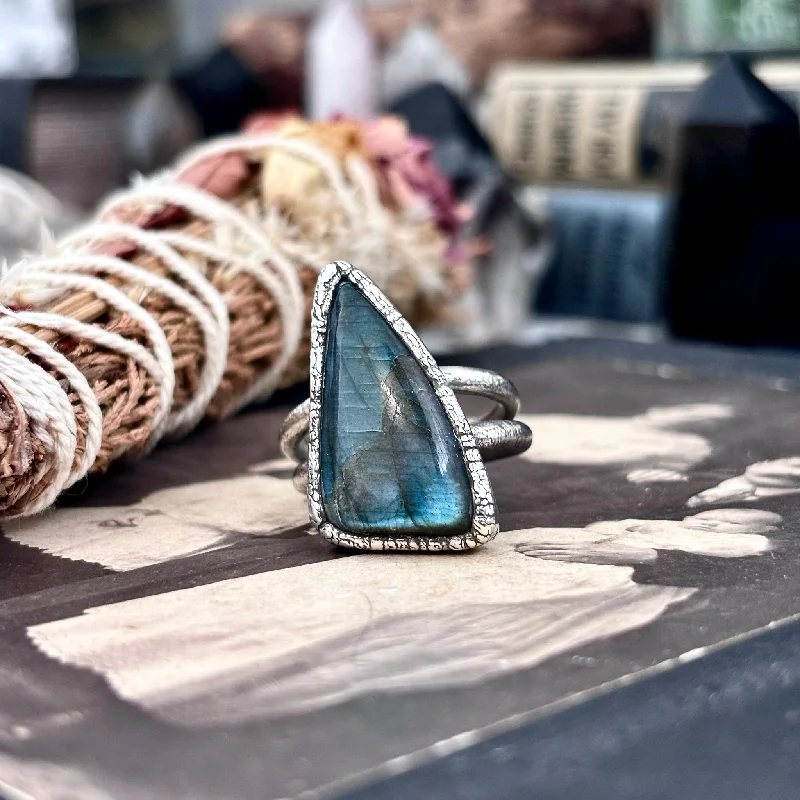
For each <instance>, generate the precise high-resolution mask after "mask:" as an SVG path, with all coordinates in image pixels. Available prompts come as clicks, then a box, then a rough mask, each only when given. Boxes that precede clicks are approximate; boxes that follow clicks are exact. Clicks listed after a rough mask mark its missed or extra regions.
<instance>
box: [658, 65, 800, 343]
mask: <svg viewBox="0 0 800 800" xmlns="http://www.w3.org/2000/svg"><path fill="white" fill-rule="evenodd" d="M677 178H678V203H677V209H676V218H675V227H674V240H673V248H672V252H671V258H670V269H669V287H668V298H667V316H668V319H669V323H670V327H671V329H672V332H673V333H674V334H676V335H677V336H682V337H687V338H695V339H709V340H716V341H724V342H731V343H737V344H797V343H800V321H799V320H800V315H798V313H797V309H798V303H800V291H798V290H800V213H799V212H800V202H799V201H800V191H798V187H800V129H799V128H798V118H797V114H796V113H795V111H794V109H793V108H792V107H791V106H790V105H789V104H788V103H787V102H786V101H784V100H783V99H782V98H781V97H780V96H778V95H777V94H776V93H775V92H773V91H772V90H771V89H769V88H768V87H767V86H765V85H764V84H763V83H762V82H761V81H760V80H759V79H758V78H757V77H756V76H755V75H754V74H753V73H752V71H751V70H750V67H749V65H748V63H747V61H746V60H745V59H744V58H743V57H740V56H733V55H726V56H723V57H722V58H721V59H720V60H719V61H718V63H717V65H716V67H715V69H714V71H713V72H712V74H711V76H710V77H709V78H708V79H707V80H706V81H705V82H704V83H703V84H701V86H700V87H699V88H698V89H697V91H696V93H695V95H694V97H693V98H692V102H691V104H690V107H689V109H688V112H687V117H686V120H685V126H684V131H683V137H682V143H681V154H680V159H679V165H678V172H677Z"/></svg>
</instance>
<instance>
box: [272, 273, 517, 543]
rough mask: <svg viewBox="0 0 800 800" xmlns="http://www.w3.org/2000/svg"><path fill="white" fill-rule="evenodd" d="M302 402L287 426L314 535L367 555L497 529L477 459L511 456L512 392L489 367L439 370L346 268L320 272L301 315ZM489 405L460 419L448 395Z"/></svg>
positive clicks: (361, 278) (368, 285) (472, 538)
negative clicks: (305, 378) (305, 355)
mask: <svg viewBox="0 0 800 800" xmlns="http://www.w3.org/2000/svg"><path fill="white" fill-rule="evenodd" d="M310 389H311V391H310V395H311V396H310V398H309V399H308V400H307V401H306V402H305V403H302V404H300V405H299V406H298V407H297V408H295V409H294V410H293V411H292V412H291V413H290V414H289V415H288V416H287V418H286V420H285V421H284V423H283V425H282V427H281V433H280V447H281V451H282V452H283V454H284V455H285V456H287V457H288V458H290V459H292V460H294V461H296V462H299V466H298V468H297V471H296V473H295V486H296V487H297V488H298V489H300V490H302V491H305V492H306V493H307V496H308V506H309V515H310V517H311V520H312V522H313V523H314V524H315V525H316V527H317V530H318V531H319V533H320V534H321V535H322V536H323V537H324V538H325V539H327V540H329V541H331V542H333V543H334V544H338V545H341V546H344V547H352V548H356V549H366V550H426V551H435V550H465V549H470V548H474V547H478V546H480V545H482V544H485V543H486V542H488V541H490V540H491V539H493V538H494V537H495V536H496V535H497V532H498V526H497V522H496V514H495V504H494V496H493V493H492V488H491V485H490V483H489V479H488V477H487V475H486V470H485V468H484V461H488V460H493V459H496V458H504V457H507V456H513V455H518V454H520V453H522V452H524V451H525V450H527V449H528V448H529V447H530V445H531V440H532V435H531V431H530V429H529V428H528V427H527V425H525V424H524V423H522V422H520V421H518V420H515V419H514V417H515V416H516V414H517V413H518V411H519V396H518V394H517V390H516V388H515V387H514V385H513V384H512V383H511V382H510V381H508V380H506V379H505V378H503V377H502V376H500V375H498V374H496V373H494V372H490V371H489V370H480V369H473V368H470V367H439V366H438V365H437V364H436V362H435V360H434V359H433V356H432V355H431V354H430V353H429V352H428V350H427V348H426V347H425V345H424V344H423V343H422V341H421V340H420V339H419V337H418V336H417V334H416V333H415V332H414V330H413V329H412V327H411V326H410V325H409V324H408V322H407V321H406V320H405V319H404V318H403V317H402V316H401V315H400V313H399V312H398V311H397V309H395V308H394V306H392V304H391V303H390V302H389V300H388V299H387V298H386V297H385V296H384V295H383V294H382V293H381V291H380V290H379V289H378V288H377V287H376V286H375V285H374V284H373V283H372V281H370V280H369V278H367V277H366V275H364V274H363V273H362V272H359V270H357V269H355V268H354V267H353V266H351V265H350V264H348V263H347V262H344V261H337V262H334V263H332V264H328V266H327V267H326V268H325V269H324V270H323V271H322V273H321V274H320V276H319V279H318V281H317V286H316V289H315V292H314V301H313V305H312V311H311V365H310ZM456 392H457V393H459V394H467V395H476V396H480V397H483V398H485V399H488V400H491V401H493V403H494V407H493V408H492V410H491V411H490V412H489V413H487V414H485V415H484V416H483V417H481V418H480V419H478V420H476V421H475V422H472V423H470V422H469V421H468V420H467V418H466V416H465V415H464V412H463V411H462V409H461V406H460V405H459V404H458V401H457V400H456V397H455V394H456Z"/></svg>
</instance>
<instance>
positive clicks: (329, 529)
mask: <svg viewBox="0 0 800 800" xmlns="http://www.w3.org/2000/svg"><path fill="white" fill-rule="evenodd" d="M344 280H347V281H350V282H351V283H353V284H354V285H355V286H357V287H358V288H359V289H360V290H361V292H362V294H363V295H364V296H365V297H366V298H367V300H368V301H369V302H370V303H371V304H372V307H373V308H374V309H375V310H376V311H377V312H378V313H379V314H380V315H381V316H382V317H383V318H384V319H385V320H386V322H387V323H388V324H389V327H390V328H391V329H392V330H393V331H394V332H395V333H396V334H397V336H398V337H399V338H400V340H401V341H402V342H403V343H404V344H405V345H406V347H408V349H409V350H410V351H411V353H412V355H413V356H414V357H415V358H416V359H417V361H418V362H419V364H420V366H421V367H422V369H423V371H424V372H425V374H426V375H427V377H428V380H430V382H431V385H432V386H433V389H434V392H435V393H436V396H437V397H438V398H439V401H440V402H441V404H442V407H443V408H444V411H445V414H446V415H447V418H448V419H449V420H450V424H451V425H452V426H453V431H454V432H455V435H456V438H457V439H458V442H459V445H460V447H461V452H462V454H463V457H464V463H465V464H466V467H467V472H468V473H469V477H470V484H471V487H472V526H471V529H470V530H469V531H467V532H466V533H463V534H459V535H457V536H388V535H376V536H372V535H361V534H353V533H347V532H345V531H342V530H339V529H338V528H336V527H335V526H334V525H332V524H331V523H330V522H328V519H327V517H326V516H325V509H324V506H323V503H322V487H321V485H320V480H321V478H320V467H319V433H320V414H321V410H322V409H321V406H322V376H323V365H324V359H325V343H326V337H327V329H328V312H329V311H330V306H331V301H332V299H333V292H334V290H335V289H336V287H337V286H338V285H339V283H340V282H341V281H344ZM310 372H311V378H310V384H311V386H310V389H311V392H310V394H311V396H310V404H309V424H308V512H309V516H310V517H311V521H312V522H313V523H314V524H315V525H316V526H317V529H318V531H319V533H320V535H321V536H322V537H323V538H325V539H327V540H328V541H330V542H333V543H334V544H337V545H341V546H342V547H352V548H355V549H358V550H426V551H438V550H470V549H473V548H475V547H480V546H481V545H482V544H486V542H490V541H491V540H492V539H494V537H495V536H497V533H498V530H499V527H498V525H497V522H496V520H495V504H494V495H493V493H492V487H491V484H490V483H489V478H488V476H487V475H486V468H485V467H484V465H483V459H482V458H481V454H480V452H479V450H478V447H477V445H476V443H475V437H474V436H473V435H472V429H471V428H470V424H469V422H468V420H467V418H466V416H465V415H464V412H463V411H462V410H461V406H460V405H459V404H458V401H457V400H456V396H455V394H454V393H453V390H452V389H451V388H450V387H449V386H448V384H447V381H446V379H445V376H444V374H443V372H442V371H441V369H440V368H439V366H438V365H437V363H436V361H435V360H434V358H433V356H432V355H431V354H430V352H429V351H428V348H427V347H425V345H424V344H423V343H422V340H421V339H420V338H419V336H417V334H416V333H415V332H414V329H413V328H412V327H411V325H409V324H408V322H407V321H406V320H405V319H404V318H403V316H402V314H400V312H399V311H398V310H397V309H396V308H395V307H394V306H393V305H392V304H391V302H389V300H388V299H387V298H386V296H385V295H384V294H383V292H381V291H380V289H378V287H377V286H375V284H374V283H373V282H372V281H371V280H370V279H369V278H368V277H367V276H366V275H364V273H363V272H360V271H359V270H357V269H356V268H355V267H353V266H352V265H351V264H348V263H347V262H346V261H334V262H333V263H331V264H328V265H327V266H326V267H325V269H324V270H323V271H322V273H321V274H320V276H319V279H318V281H317V286H316V289H315V290H314V300H313V305H312V308H311V368H310Z"/></svg>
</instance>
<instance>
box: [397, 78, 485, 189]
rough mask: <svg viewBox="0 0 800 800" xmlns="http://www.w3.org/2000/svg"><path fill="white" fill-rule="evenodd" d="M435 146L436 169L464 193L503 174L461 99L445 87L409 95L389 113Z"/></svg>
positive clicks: (429, 86) (433, 85) (424, 88)
mask: <svg viewBox="0 0 800 800" xmlns="http://www.w3.org/2000/svg"><path fill="white" fill-rule="evenodd" d="M389 110H390V111H391V113H393V114H397V115H399V116H401V117H403V118H404V119H405V120H406V122H407V123H408V129H409V130H410V131H411V133H413V134H414V135H415V136H420V137H422V138H424V139H427V140H428V141H429V142H431V143H432V144H433V155H434V160H435V161H436V165H437V166H438V167H439V169H440V170H441V171H442V172H443V173H444V174H445V175H446V176H447V177H448V179H449V180H450V181H451V183H453V185H454V186H455V188H456V189H457V190H459V191H461V192H463V191H464V190H466V189H469V188H471V187H472V186H473V185H475V184H476V183H479V182H480V181H482V180H484V179H486V178H487V177H491V176H495V175H498V174H500V173H501V170H500V167H499V165H498V163H497V161H496V160H495V158H494V155H493V154H492V148H491V147H490V146H489V143H488V142H487V141H486V139H485V138H484V137H483V135H482V134H481V132H480V131H479V130H478V126H477V125H476V124H475V122H474V120H473V119H472V117H471V115H470V113H469V112H468V111H467V109H466V108H465V107H464V105H463V104H462V102H461V101H460V100H459V98H458V97H457V96H456V95H455V94H454V93H453V92H452V91H450V89H448V88H447V87H446V86H444V85H443V84H441V83H429V84H426V85H425V86H422V87H420V88H419V89H416V90H415V91H413V92H409V93H408V94H407V95H405V96H403V97H401V98H400V99H399V100H397V101H396V102H395V103H394V104H393V105H392V106H391V108H390V109H389Z"/></svg>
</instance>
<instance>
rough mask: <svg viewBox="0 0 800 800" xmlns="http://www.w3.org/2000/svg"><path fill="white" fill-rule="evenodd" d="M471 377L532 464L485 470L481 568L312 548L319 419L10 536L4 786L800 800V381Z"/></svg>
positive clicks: (122, 474) (95, 489) (141, 467)
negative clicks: (505, 390) (306, 447)
mask: <svg viewBox="0 0 800 800" xmlns="http://www.w3.org/2000/svg"><path fill="white" fill-rule="evenodd" d="M454 360H458V361H462V362H463V361H471V362H472V363H482V364H484V365H487V366H491V367H492V368H495V369H500V370H502V371H503V372H504V373H505V374H507V375H508V376H509V377H511V378H512V380H514V381H515V382H516V383H517V384H518V386H519V389H520V392H521V395H522V397H523V413H524V414H525V418H526V419H527V421H529V422H530V424H531V425H532V427H533V429H534V437H535V444H534V447H533V449H532V451H531V453H530V455H529V456H528V457H525V458H519V459H514V460H509V461H504V462H497V463H494V464H491V465H490V467H489V473H490V477H491V479H492V481H493V485H494V488H495V493H496V496H497V501H498V505H499V508H500V518H499V520H500V523H501V527H502V530H503V533H501V535H500V536H499V537H498V539H497V540H495V542H493V543H492V544H491V545H489V546H488V547H486V548H485V549H483V550H480V551H477V552H475V553H470V554H462V555H449V556H444V557H441V556H422V557H419V556H404V555H389V556H384V555H373V554H367V555H352V554H349V553H345V552H343V551H338V550H335V549H332V548H330V547H328V546H327V545H325V543H323V542H321V541H319V539H318V538H316V537H312V536H308V535H307V529H308V522H307V517H306V516H305V509H304V502H303V499H302V497H300V496H299V495H295V494H293V492H292V491H291V485H290V481H289V480H288V476H289V474H290V470H289V467H288V465H287V464H286V463H285V462H282V461H281V460H280V458H279V453H278V449H277V432H278V428H279V425H280V421H281V419H282V417H283V415H284V414H285V413H286V410H287V408H286V407H283V406H282V405H281V404H283V403H288V402H289V401H293V400H295V399H297V395H298V394H302V391H300V392H298V393H295V394H294V395H292V394H285V395H283V396H282V398H279V399H278V403H277V404H272V405H270V406H268V407H264V408H260V409H253V410H251V411H249V412H247V413H245V414H243V415H241V416H239V417H238V418H236V419H235V420H231V421H229V422H228V423H225V424H224V425H221V426H217V427H213V426H209V427H206V428H204V429H202V430H199V431H197V432H195V434H193V435H192V436H191V437H189V438H188V439H187V440H185V441H183V442H180V443H178V444H175V445H171V446H168V447H164V448H161V449H159V450H158V451H156V452H155V453H153V454H152V455H151V456H150V457H148V458H147V459H146V460H144V461H142V462H139V463H136V464H128V465H120V466H119V467H117V468H115V469H114V470H113V471H112V472H111V473H110V474H109V475H107V476H105V477H104V478H102V479H97V480H92V481H90V482H89V483H88V484H86V485H84V486H81V487H77V489H76V490H75V491H73V492H72V493H71V495H70V496H68V497H65V498H63V499H62V501H61V502H60V504H59V508H58V509H56V510H55V511H53V512H49V513H48V514H45V515H43V516H41V517H38V518H36V519H34V520H32V521H29V522H26V523H15V524H8V525H5V526H4V535H3V538H2V539H0V644H2V646H0V787H6V791H9V790H10V788H14V789H16V790H19V791H26V792H28V794H29V795H31V796H34V797H37V798H44V800H48V798H53V799H55V798H59V800H63V798H67V797H76V798H77V797H80V798H81V800H93V799H94V798H117V797H125V798H130V799H131V800H138V798H163V797H166V796H170V797H173V798H184V797H185V798H193V799H197V798H200V799H202V798H228V799H229V798H254V799H255V798H258V800H265V799H266V798H288V797H298V798H299V797H308V798H310V797H341V796H352V797H364V798H367V797H369V798H372V797H374V798H394V797H424V798H426V799H427V798H431V800H435V799H436V798H445V797H447V798H479V797H481V798H483V797H487V798H506V797H508V798H511V797H542V798H548V797H553V798H572V797H575V798H578V797H593V798H605V797H608V798H611V797H614V798H627V797H631V798H633V797H634V796H635V797H637V798H662V797H663V798H671V797H680V796H686V797H689V798H693V797H697V798H700V797H703V798H716V797H720V798H721V797H726V798H739V797H742V798H745V797H758V798H759V800H762V798H784V797H786V798H789V797H792V798H794V797H796V796H797V794H798V792H797V791H796V790H797V788H798V764H800V759H798V758H797V755H798V754H797V748H798V739H797V735H796V729H797V726H798V725H800V694H799V693H798V687H797V684H798V674H799V672H798V669H799V667H800V660H798V659H799V658H800V655H799V654H800V650H798V646H799V645H800V631H798V629H797V626H796V623H794V622H792V621H791V620H792V618H793V617H794V616H795V615H797V614H798V613H800V592H798V587H799V586H800V541H798V536H797V532H798V529H799V527H798V526H799V524H800V477H798V475H797V473H800V442H798V431H799V430H800V403H798V400H800V391H799V390H798V384H800V358H798V357H797V356H795V355H793V354H791V353H769V354H757V353H741V352H737V351H734V350H728V349H724V348H715V347H711V346H705V345H668V344H665V345H654V346H646V345H632V344H629V343H617V342H609V341H602V342H601V341H585V342H574V343H565V344H554V345H550V346H547V347H543V348H538V349H535V350H527V351H520V350H515V349H507V350H495V351H493V352H491V353H483V354H478V355H475V356H471V357H470V358H459V359H454ZM795 459H798V460H797V461H796V460H795ZM762 462H769V463H768V464H767V465H764V464H763V463H762ZM754 464H755V465H757V466H755V467H753V465H754ZM748 476H750V477H749V478H748ZM693 498H696V499H693ZM348 793H349V794H348ZM0 794H2V789H1V788H0ZM9 796H11V795H10V791H9Z"/></svg>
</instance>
